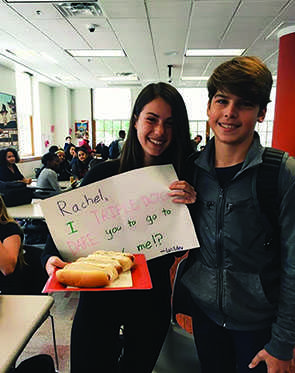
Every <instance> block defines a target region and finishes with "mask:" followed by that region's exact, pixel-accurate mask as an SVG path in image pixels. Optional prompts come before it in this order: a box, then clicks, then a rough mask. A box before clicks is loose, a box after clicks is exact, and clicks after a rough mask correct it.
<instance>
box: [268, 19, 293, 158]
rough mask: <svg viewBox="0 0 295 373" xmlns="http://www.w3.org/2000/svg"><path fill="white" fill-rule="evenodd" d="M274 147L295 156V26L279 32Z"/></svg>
mask: <svg viewBox="0 0 295 373" xmlns="http://www.w3.org/2000/svg"><path fill="white" fill-rule="evenodd" d="M278 35H279V37H280V43H279V60H278V73H277V89H276V102H275V116H274V128H273V139H272V146H273V147H274V148H278V149H282V150H284V151H287V152H289V154H290V155H293V156H294V155H295V26H290V27H286V28H284V29H283V30H280V31H279V34H278Z"/></svg>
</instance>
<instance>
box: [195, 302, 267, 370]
mask: <svg viewBox="0 0 295 373" xmlns="http://www.w3.org/2000/svg"><path fill="white" fill-rule="evenodd" d="M193 331H194V338H195V343H196V347H197V350H198V355H199V359H200V363H201V368H202V373H250V372H251V373H266V372H267V367H266V364H265V363H264V362H261V363H260V364H259V365H258V366H257V367H255V368H253V369H250V368H248V365H249V364H250V362H251V361H252V359H253V358H254V356H255V355H256V354H257V352H259V351H260V350H262V349H263V348H264V345H265V344H266V343H267V342H268V341H269V340H270V337H271V328H267V329H261V330H251V331H237V330H229V329H226V328H224V327H222V326H219V325H217V324H216V323H215V322H213V321H212V320H210V319H209V318H208V317H207V316H206V315H205V314H204V313H203V312H202V311H201V310H200V309H195V310H194V314H193Z"/></svg>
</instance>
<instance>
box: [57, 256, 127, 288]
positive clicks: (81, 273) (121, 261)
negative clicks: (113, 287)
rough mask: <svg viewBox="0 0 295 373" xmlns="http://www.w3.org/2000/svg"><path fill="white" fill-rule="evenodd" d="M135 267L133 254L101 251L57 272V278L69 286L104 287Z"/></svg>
mask: <svg viewBox="0 0 295 373" xmlns="http://www.w3.org/2000/svg"><path fill="white" fill-rule="evenodd" d="M133 265H134V256H133V255H132V254H126V253H120V252H116V251H102V250H99V251H96V252H95V253H93V254H91V255H88V256H87V257H81V258H79V259H77V260H76V261H75V262H73V263H69V264H67V265H66V266H65V267H64V268H62V269H60V270H57V271H56V278H57V280H58V281H59V282H61V283H62V284H64V285H68V286H75V287H80V288H83V287H87V288H88V287H89V288H91V287H103V286H107V285H109V284H110V283H111V282H112V281H113V280H115V279H116V278H118V276H119V274H120V273H122V272H123V271H128V270H129V269H131V268H132V266H133Z"/></svg>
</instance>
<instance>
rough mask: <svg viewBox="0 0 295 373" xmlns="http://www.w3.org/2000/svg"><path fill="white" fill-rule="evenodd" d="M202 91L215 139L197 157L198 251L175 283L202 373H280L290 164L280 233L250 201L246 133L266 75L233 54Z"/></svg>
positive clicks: (252, 136)
mask: <svg viewBox="0 0 295 373" xmlns="http://www.w3.org/2000/svg"><path fill="white" fill-rule="evenodd" d="M207 87H208V91H209V102H208V107H207V114H208V119H209V125H210V127H211V128H212V130H213V132H214V135H215V136H214V137H213V138H212V139H211V140H210V141H209V143H208V144H207V146H206V148H205V149H204V151H202V152H201V153H200V156H199V157H198V159H197V160H195V172H196V174H195V182H194V184H195V185H194V186H195V189H196V192H197V202H196V204H195V206H194V209H193V210H192V216H193V218H194V221H195V227H196V231H197V235H198V238H199V241H200V248H198V249H195V250H191V251H190V253H189V258H188V263H187V269H186V270H185V273H184V275H183V278H182V284H184V286H185V287H186V289H188V291H189V294H190V297H191V299H192V304H193V315H192V317H193V330H194V338H195V343H196V346H197V349H198V354H199V358H200V362H201V368H202V373H219V372H224V373H234V372H235V373H236V372H239V373H244V372H253V373H254V372H257V373H258V372H268V373H275V372H276V373H283V372H284V373H285V372H287V371H288V369H289V365H290V363H291V359H292V350H293V347H294V345H295V229H294V221H295V178H294V175H295V159H291V158H288V157H287V155H285V156H284V159H283V162H282V165H281V168H280V175H279V186H278V194H279V197H280V205H279V214H278V221H279V228H280V235H278V234H275V233H276V232H275V229H273V227H272V225H271V223H270V222H269V220H268V219H267V216H264V215H263V213H262V212H261V210H260V209H259V203H258V201H257V196H256V175H257V169H258V166H259V164H261V162H262V153H263V147H262V146H261V144H260V141H259V136H258V134H257V133H256V132H255V131H254V129H255V124H256V122H257V121H258V122H262V121H263V120H264V117H265V114H266V106H267V103H268V102H269V101H270V100H269V95H270V91H271V87H272V77H271V73H270V71H269V70H268V68H267V67H266V66H265V65H264V64H263V63H262V62H261V61H260V60H259V59H258V58H256V57H237V58H233V59H232V60H230V61H227V62H225V63H223V64H221V65H220V66H218V67H217V68H216V69H215V71H214V72H213V74H212V76H211V77H210V79H209V81H208V85H207ZM274 203H275V201H274Z"/></svg>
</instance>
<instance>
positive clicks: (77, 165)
mask: <svg viewBox="0 0 295 373" xmlns="http://www.w3.org/2000/svg"><path fill="white" fill-rule="evenodd" d="M77 153H78V157H77V158H75V160H74V162H72V174H73V176H74V177H75V178H76V179H78V180H81V179H83V177H84V176H85V174H86V172H87V171H88V166H89V162H90V161H91V159H92V157H91V156H90V154H89V153H88V152H87V150H86V149H85V148H84V147H81V148H78V149H77Z"/></svg>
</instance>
